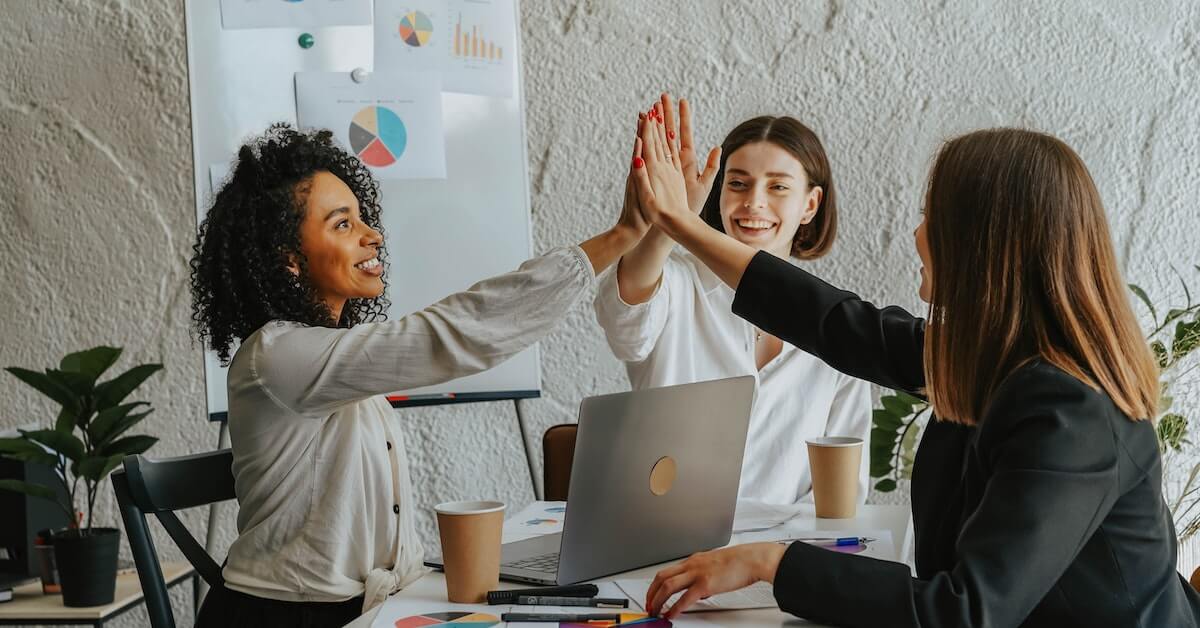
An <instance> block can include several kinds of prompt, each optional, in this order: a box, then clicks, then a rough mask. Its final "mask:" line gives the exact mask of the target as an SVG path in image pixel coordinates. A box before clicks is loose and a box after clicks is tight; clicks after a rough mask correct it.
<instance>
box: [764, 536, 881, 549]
mask: <svg viewBox="0 0 1200 628" xmlns="http://www.w3.org/2000/svg"><path fill="white" fill-rule="evenodd" d="M874 540H875V539H869V538H866V537H862V536H843V537H838V538H833V537H827V536H811V537H800V538H795V539H786V540H783V541H780V543H791V542H792V541H801V542H804V543H808V544H809V545H816V546H817V547H845V546H847V545H866V544H867V543H870V542H871V541H874Z"/></svg>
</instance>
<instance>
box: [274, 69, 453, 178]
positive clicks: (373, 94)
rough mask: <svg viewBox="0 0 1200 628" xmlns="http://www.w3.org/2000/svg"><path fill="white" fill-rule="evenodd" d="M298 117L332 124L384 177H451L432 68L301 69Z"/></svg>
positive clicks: (311, 123) (308, 123) (310, 123)
mask: <svg viewBox="0 0 1200 628" xmlns="http://www.w3.org/2000/svg"><path fill="white" fill-rule="evenodd" d="M296 114H297V115H296V119H297V121H298V123H299V125H300V127H301V128H303V129H329V130H330V131H333V135H334V137H335V138H337V141H338V142H339V143H340V144H341V145H342V147H343V148H345V149H346V150H348V151H350V152H351V153H353V154H354V155H356V156H357V157H358V158H359V159H361V160H362V162H363V163H364V164H366V165H367V166H368V167H370V169H371V172H372V173H373V174H374V175H375V176H376V177H378V178H380V179H444V178H446V145H445V136H444V135H443V132H442V97H441V85H440V82H439V80H438V76H437V74H435V73H430V72H375V73H373V74H371V75H370V76H368V77H367V78H366V80H364V81H363V82H362V83H356V82H354V79H352V78H350V73H349V72H298V73H296Z"/></svg>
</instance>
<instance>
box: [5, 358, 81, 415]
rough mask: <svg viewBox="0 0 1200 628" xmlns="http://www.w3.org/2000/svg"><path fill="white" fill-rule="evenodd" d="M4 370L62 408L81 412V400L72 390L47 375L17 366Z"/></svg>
mask: <svg viewBox="0 0 1200 628" xmlns="http://www.w3.org/2000/svg"><path fill="white" fill-rule="evenodd" d="M4 370H6V371H8V372H9V373H12V374H13V375H14V376H15V377H16V378H17V379H19V380H21V381H23V382H25V383H26V384H29V385H30V386H32V387H34V388H36V389H37V391H38V392H40V393H42V394H43V395H46V396H47V397H49V398H51V399H53V400H54V401H57V402H58V403H59V405H61V406H62V407H64V408H67V409H69V410H71V411H72V412H75V413H78V412H79V399H78V398H77V397H76V396H75V394H74V393H72V392H71V390H70V389H68V388H65V387H63V386H62V385H60V384H59V383H58V382H56V381H54V380H53V379H51V378H50V377H49V376H48V375H46V374H45V373H39V372H37V371H31V370H29V369H23V368H18V367H15V366H10V367H8V368H6V369H4Z"/></svg>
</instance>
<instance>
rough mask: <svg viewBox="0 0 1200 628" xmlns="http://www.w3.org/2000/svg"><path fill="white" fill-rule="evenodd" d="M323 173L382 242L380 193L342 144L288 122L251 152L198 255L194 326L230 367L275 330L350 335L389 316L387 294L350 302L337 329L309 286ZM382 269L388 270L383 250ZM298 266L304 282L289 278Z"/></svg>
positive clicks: (220, 200)
mask: <svg viewBox="0 0 1200 628" xmlns="http://www.w3.org/2000/svg"><path fill="white" fill-rule="evenodd" d="M320 171H327V172H329V173H330V174H333V175H335V176H337V177H338V178H339V179H341V180H342V181H343V182H345V184H346V185H347V186H349V187H350V189H351V190H352V191H353V192H354V196H355V197H357V198H358V203H359V211H360V215H361V218H362V221H363V222H364V223H366V224H367V225H369V226H370V227H371V228H373V229H375V230H377V231H379V232H380V233H383V226H382V225H381V224H380V205H379V184H378V183H377V182H376V181H375V179H374V178H373V177H372V176H371V173H370V171H369V170H367V168H366V166H364V165H363V164H362V162H360V161H359V160H358V159H357V158H355V157H354V156H353V155H351V154H349V153H347V152H346V151H345V150H343V149H341V148H340V147H338V146H337V145H336V144H334V142H333V134H332V133H330V132H329V131H326V130H318V131H312V132H300V131H297V130H295V129H293V128H292V127H291V126H289V125H287V124H284V123H280V124H274V125H271V127H270V128H268V129H267V131H266V132H265V133H263V134H262V135H261V136H259V137H256V138H254V139H252V140H251V141H249V142H247V143H246V144H245V145H243V146H242V147H241V149H239V150H238V157H237V166H236V167H235V168H234V169H233V173H232V175H231V176H230V177H228V179H227V180H226V181H225V183H224V185H223V186H222V187H221V189H220V191H219V192H217V195H216V198H215V199H214V200H213V205H212V207H211V208H210V209H209V210H208V215H207V217H205V219H204V222H202V223H201V224H200V233H199V235H198V236H197V238H196V244H195V245H194V246H193V247H192V250H193V256H192V260H191V282H192V322H193V323H194V324H195V327H196V333H197V335H198V337H199V338H200V340H201V341H202V342H206V343H207V344H208V345H209V346H210V347H212V349H213V350H214V351H216V352H217V355H218V356H219V357H220V358H221V362H222V364H228V363H229V360H230V353H231V351H232V350H233V349H234V347H235V345H236V343H240V342H241V341H243V340H245V339H246V337H248V336H249V335H250V334H252V333H254V332H255V331H256V330H258V329H259V328H260V327H262V326H263V325H265V324H267V323H268V322H270V321H276V320H283V321H294V322H298V323H302V324H305V325H310V326H313V327H351V326H353V325H356V324H358V323H361V322H367V321H373V320H380V319H383V318H385V317H386V315H387V308H388V301H387V299H386V297H385V296H383V295H381V296H379V297H376V298H374V299H351V300H350V301H349V302H348V303H346V306H345V307H344V308H342V314H341V319H340V320H337V321H335V320H333V313H332V312H330V310H329V308H328V307H327V306H326V305H325V303H324V302H322V301H321V299H320V298H319V297H318V296H317V294H316V292H315V291H314V289H313V287H312V284H311V282H309V281H308V279H307V277H308V267H307V263H306V260H305V259H304V256H303V255H302V254H301V253H300V223H301V221H302V220H303V218H304V212H305V206H306V205H305V204H306V202H307V195H308V190H309V185H310V183H311V181H312V177H313V175H315V174H316V173H318V172H320ZM379 260H380V262H383V263H386V261H387V258H386V257H385V256H384V250H383V247H380V249H379ZM290 263H295V264H296V265H297V266H299V268H300V274H299V276H297V275H296V274H294V273H293V272H292V271H290V270H288V265H289V264H290ZM386 291H387V286H386V283H385V285H384V294H386Z"/></svg>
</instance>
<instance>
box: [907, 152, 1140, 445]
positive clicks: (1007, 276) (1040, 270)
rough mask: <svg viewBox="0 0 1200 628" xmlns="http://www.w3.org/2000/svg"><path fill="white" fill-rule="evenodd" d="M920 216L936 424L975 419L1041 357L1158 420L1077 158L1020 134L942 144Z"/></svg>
mask: <svg viewBox="0 0 1200 628" xmlns="http://www.w3.org/2000/svg"><path fill="white" fill-rule="evenodd" d="M925 213H926V223H925V225H926V232H927V236H928V239H929V256H930V265H931V266H932V268H931V269H929V270H930V273H931V275H930V278H931V280H932V288H933V291H932V295H931V296H932V298H931V304H930V307H929V323H928V327H927V330H926V337H925V380H926V385H927V388H926V390H927V392H928V393H929V399H930V401H931V402H932V404H933V407H934V410H935V412H936V413H937V415H938V416H939V417H941V418H942V419H945V420H950V421H954V422H958V423H966V424H975V423H977V422H978V421H979V420H981V419H982V418H983V415H984V412H985V410H986V408H987V407H988V405H989V404H990V403H991V401H992V399H991V397H992V394H993V393H994V391H995V390H996V388H997V387H998V386H999V385H1000V383H1001V382H1002V381H1003V380H1004V378H1005V377H1007V376H1008V375H1009V374H1010V373H1012V372H1013V370H1015V369H1016V368H1018V367H1019V366H1021V365H1022V364H1025V363H1027V362H1029V361H1031V360H1035V359H1040V360H1043V361H1045V362H1047V363H1050V364H1053V365H1054V366H1057V367H1058V368H1060V369H1062V370H1063V371H1065V372H1067V373H1069V374H1070V375H1072V376H1073V377H1076V378H1078V379H1079V380H1080V381H1082V382H1084V383H1086V384H1087V385H1089V386H1091V387H1092V388H1095V389H1099V390H1102V391H1103V392H1105V393H1106V394H1107V395H1108V396H1109V397H1111V398H1112V400H1113V402H1114V403H1115V404H1116V406H1117V407H1118V408H1120V409H1121V411H1122V412H1124V413H1125V414H1126V415H1127V416H1128V417H1130V418H1131V419H1133V420H1141V419H1153V418H1154V416H1155V414H1156V405H1157V403H1158V392H1159V391H1158V369H1157V366H1156V364H1155V361H1154V358H1153V355H1152V354H1151V352H1150V349H1149V348H1148V347H1147V346H1146V343H1145V341H1144V340H1143V339H1142V334H1141V331H1140V330H1139V328H1138V325H1137V321H1136V319H1135V318H1134V315H1133V309H1132V307H1131V306H1130V303H1129V297H1128V294H1127V293H1126V288H1125V282H1124V281H1123V280H1122V278H1121V273H1120V272H1119V271H1118V270H1117V263H1116V257H1115V255H1114V254H1113V246H1112V240H1111V238H1110V236H1109V230H1108V223H1107V220H1106V218H1105V214H1104V206H1103V205H1102V204H1101V202H1100V194H1099V192H1098V191H1097V190H1096V185H1095V183H1094V182H1093V180H1092V177H1091V175H1090V174H1089V173H1088V170H1087V167H1086V166H1084V164H1083V161H1082V160H1081V159H1080V158H1079V156H1078V155H1076V154H1075V151H1073V150H1071V148H1070V147H1069V146H1067V145H1066V144H1064V143H1063V142H1062V141H1061V140H1058V139H1057V138H1054V137H1051V136H1049V135H1045V134H1042V133H1036V132H1033V131H1027V130H1021V129H990V130H984V131H976V132H974V133H969V134H967V135H964V136H962V137H959V138H956V139H954V140H951V141H950V142H948V143H946V144H945V145H944V146H943V147H942V149H941V150H940V152H939V153H938V155H937V158H936V160H935V162H934V165H933V168H932V170H931V171H930V174H929V184H928V188H927V191H926V199H925Z"/></svg>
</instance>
